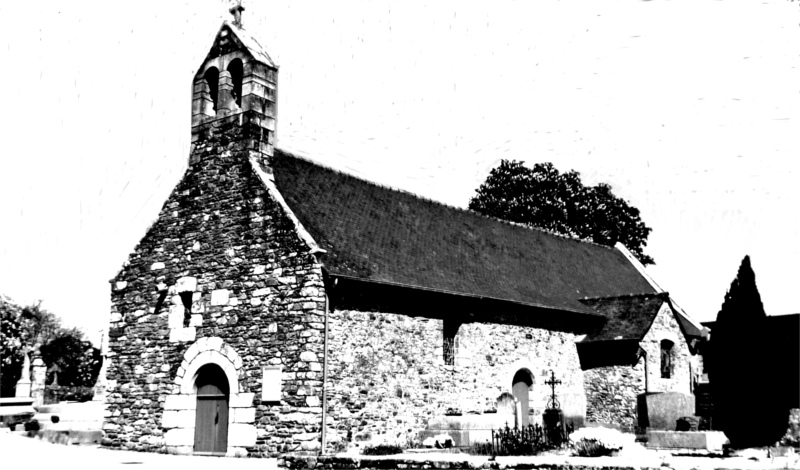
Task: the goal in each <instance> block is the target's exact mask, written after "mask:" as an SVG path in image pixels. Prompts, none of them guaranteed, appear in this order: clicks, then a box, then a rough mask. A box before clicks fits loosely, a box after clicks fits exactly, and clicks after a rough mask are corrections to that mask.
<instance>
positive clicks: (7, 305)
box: [0, 296, 23, 397]
mask: <svg viewBox="0 0 800 470" xmlns="http://www.w3.org/2000/svg"><path fill="white" fill-rule="evenodd" d="M20 311H21V309H20V308H19V307H18V306H17V305H16V304H14V303H13V302H11V301H10V300H8V299H6V298H4V297H3V296H0V397H9V396H14V387H15V386H16V384H17V380H19V377H20V373H21V372H22V362H23V352H22V338H21V332H20V328H19V315H20Z"/></svg>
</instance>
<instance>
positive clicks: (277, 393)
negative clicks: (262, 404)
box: [261, 366, 281, 402]
mask: <svg viewBox="0 0 800 470" xmlns="http://www.w3.org/2000/svg"><path fill="white" fill-rule="evenodd" d="M261 371H262V380H261V401H272V402H279V401H281V366H264V367H263V368H262V369H261Z"/></svg>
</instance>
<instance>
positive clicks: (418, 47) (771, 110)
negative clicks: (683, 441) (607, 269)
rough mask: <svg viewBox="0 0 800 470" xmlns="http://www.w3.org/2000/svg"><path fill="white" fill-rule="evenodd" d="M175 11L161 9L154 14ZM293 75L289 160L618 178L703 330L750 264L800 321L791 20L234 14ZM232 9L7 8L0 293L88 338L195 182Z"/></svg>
mask: <svg viewBox="0 0 800 470" xmlns="http://www.w3.org/2000/svg"><path fill="white" fill-rule="evenodd" d="M165 5H166V6H165ZM244 5H245V7H246V11H245V12H244V17H243V20H244V26H245V28H246V29H247V30H248V31H250V32H251V33H253V35H254V36H256V37H257V38H258V39H259V40H260V42H261V43H262V44H263V45H265V47H266V48H267V50H268V51H269V53H270V55H271V56H272V58H273V59H274V60H275V61H276V62H277V63H278V64H279V65H280V67H281V68H280V76H279V80H280V83H279V113H280V114H279V117H278V138H279V146H280V147H282V148H284V149H286V150H289V151H294V152H297V153H300V154H302V155H305V156H307V157H309V158H311V159H313V160H316V161H318V162H320V163H323V164H326V165H329V166H333V167H335V168H338V169H341V170H342V171H345V172H349V173H353V174H356V175H358V176H362V177H364V178H367V179H370V180H373V181H377V182H380V183H383V184H386V185H389V186H393V187H397V188H401V189H405V190H407V191H411V192H414V193H417V194H420V195H423V196H425V197H428V198H431V199H435V200H439V201H442V202H445V203H448V204H451V205H454V206H460V207H465V206H466V205H467V202H468V200H469V198H470V197H471V196H472V195H473V193H474V190H475V189H476V188H477V187H478V186H479V184H480V183H481V182H482V181H483V180H484V179H485V177H486V175H487V174H488V172H489V170H490V169H491V168H492V167H494V166H495V165H497V164H498V163H499V161H500V159H501V158H508V159H511V158H513V159H519V160H524V161H526V162H527V163H529V164H533V163H535V162H546V161H550V162H553V163H554V164H555V165H556V167H557V168H559V169H560V170H562V171H566V170H569V169H575V170H577V171H579V172H580V173H581V174H582V176H583V179H584V182H585V183H589V184H596V183H598V182H607V183H609V184H611V185H612V186H613V188H614V191H615V192H616V193H617V194H618V195H620V196H622V197H624V198H626V199H627V200H628V201H629V202H630V203H632V204H633V205H634V206H636V207H638V208H639V209H640V210H641V211H642V219H643V220H644V221H645V223H647V224H648V225H649V226H650V227H652V228H653V232H652V234H651V236H650V239H649V244H648V247H647V249H646V252H647V253H648V254H650V255H651V256H653V257H654V258H655V260H656V263H657V265H656V266H653V267H650V268H648V271H649V272H650V273H651V274H652V275H653V276H654V277H655V279H656V280H657V281H658V282H659V284H661V286H662V287H664V288H665V289H666V290H668V291H670V292H671V293H672V294H673V297H674V298H675V299H676V300H677V302H678V303H679V304H680V305H681V306H682V307H683V308H684V309H686V310H687V311H688V313H689V314H691V315H693V316H694V317H695V318H697V319H699V320H700V321H706V320H713V319H714V317H715V316H716V313H717V311H718V310H719V307H720V305H721V303H722V300H723V296H724V294H725V291H726V289H727V288H728V286H729V285H730V282H731V281H732V280H733V278H734V277H735V275H736V270H737V268H738V266H739V263H740V261H741V259H742V257H743V256H744V255H745V254H749V255H750V256H751V258H752V262H753V267H754V270H755V272H756V278H757V282H758V287H759V290H760V292H761V296H762V299H763V301H764V306H765V308H766V310H767V313H768V314H771V315H776V314H785V313H796V312H800V301H798V300H797V299H798V297H797V291H796V289H797V285H798V282H797V280H798V275H797V274H796V270H797V267H798V266H800V244H798V241H800V223H798V216H797V209H796V208H797V207H798V206H800V189H798V188H797V186H796V181H797V180H798V179H799V178H800V158H798V156H799V155H800V132H798V131H800V127H799V126H798V124H800V94H798V91H800V26H798V24H799V23H800V5H798V4H797V3H792V2H789V1H787V0H768V1H762V2H757V1H754V0H740V1H736V0H726V1H724V2H723V1H712V0H673V1H665V0H654V1H641V0H625V1H623V0H569V1H560V2H555V1H547V0H537V1H535V2H531V1H519V2H469V3H468V2H449V3H448V2H443V1H436V2H430V3H429V4H427V5H426V4H424V3H417V2H408V1H402V2H399V1H398V2H375V1H364V2H346V3H344V2H318V3H313V4H312V3H307V2H302V3H301V2H288V1H258V2H256V1H245V2H244ZM228 17H229V15H228V14H227V2H225V1H222V0H215V1H211V0H208V1H202V2H199V1H192V2H189V1H185V2H183V3H178V2H156V1H149V2H147V1H139V2H119V3H117V2H107V1H103V2H101V1H95V2H89V1H70V2H60V1H52V2H34V1H25V2H3V3H0V31H2V33H0V34H2V37H3V40H2V42H0V60H1V61H2V63H3V64H4V67H3V73H2V78H0V85H2V87H1V88H0V89H2V90H3V91H4V97H3V100H2V103H3V106H4V108H5V109H4V112H3V113H2V117H0V120H2V123H0V129H2V131H1V132H0V136H2V144H0V145H2V147H0V148H1V149H2V150H0V201H2V204H0V221H1V222H0V224H1V225H0V226H1V227H2V228H0V292H3V293H5V294H6V295H9V296H10V297H12V298H14V299H15V300H16V301H17V302H19V303H29V302H31V301H33V300H35V299H43V300H44V306H45V307H46V308H48V309H50V310H51V311H53V312H55V313H56V314H58V315H60V316H61V317H62V318H64V320H65V322H66V323H67V324H69V325H75V326H80V327H82V328H84V330H85V331H86V332H87V333H88V334H89V336H90V337H91V338H92V339H95V340H96V339H97V336H98V335H97V331H98V330H99V329H100V328H103V327H104V325H105V323H106V319H107V315H108V310H109V285H108V280H109V279H110V278H111V277H112V276H114V274H115V273H116V272H117V271H118V270H119V268H120V267H121V265H122V263H123V261H124V260H125V258H126V257H127V255H128V253H129V252H131V251H132V250H133V248H134V246H135V245H136V243H137V242H138V241H139V239H140V238H141V237H142V236H144V234H145V232H146V230H147V227H148V226H149V225H150V224H151V223H152V222H153V221H154V220H155V217H156V216H157V214H158V211H159V209H160V208H161V205H162V203H163V202H164V200H165V199H166V197H167V196H168V194H169V193H170V191H171V190H172V188H173V187H174V185H175V184H176V183H177V182H178V180H179V179H180V177H181V175H182V174H183V171H184V170H185V168H186V165H187V160H188V154H189V153H188V152H189V137H190V134H189V124H190V115H191V80H192V76H193V75H194V73H195V71H196V70H195V69H196V67H198V66H199V65H200V63H201V62H202V60H203V58H204V57H205V55H206V53H207V51H208V48H209V47H210V45H211V42H212V40H213V38H214V35H215V34H216V32H217V30H218V28H219V26H220V23H221V21H222V20H223V19H226V18H228Z"/></svg>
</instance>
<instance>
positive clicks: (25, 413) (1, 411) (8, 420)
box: [0, 397, 36, 427]
mask: <svg viewBox="0 0 800 470" xmlns="http://www.w3.org/2000/svg"><path fill="white" fill-rule="evenodd" d="M35 414H36V409H34V408H33V398H30V397H6V398H0V424H1V425H2V427H8V425H10V424H18V423H27V422H28V421H30V420H31V418H33V416H34V415H35Z"/></svg>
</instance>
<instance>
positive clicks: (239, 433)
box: [161, 337, 256, 457]
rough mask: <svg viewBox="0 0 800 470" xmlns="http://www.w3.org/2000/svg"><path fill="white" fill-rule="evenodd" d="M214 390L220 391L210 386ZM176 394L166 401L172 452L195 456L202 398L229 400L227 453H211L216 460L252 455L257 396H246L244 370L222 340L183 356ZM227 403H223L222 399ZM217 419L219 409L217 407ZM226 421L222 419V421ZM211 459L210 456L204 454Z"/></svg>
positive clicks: (165, 422) (194, 346)
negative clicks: (199, 404) (250, 448)
mask: <svg viewBox="0 0 800 470" xmlns="http://www.w3.org/2000/svg"><path fill="white" fill-rule="evenodd" d="M209 370H213V371H214V373H213V374H212V375H213V380H211V381H209V376H208V374H206V372H207V371H209ZM208 384H212V385H213V386H214V387H215V388H216V389H217V391H219V392H220V393H216V392H215V391H214V390H211V389H210V388H209V389H208V390H205V389H204V388H203V387H204V386H205V385H208ZM174 387H175V388H174V392H173V393H172V394H171V395H167V397H166V400H165V401H164V414H163V416H162V423H161V427H162V428H163V429H164V430H165V434H164V440H165V444H166V447H167V449H166V450H167V452H169V453H173V454H191V453H194V452H195V442H196V432H197V429H196V428H197V423H198V419H197V418H198V402H200V401H203V400H204V399H199V397H198V394H200V395H203V394H208V395H214V396H215V397H209V398H217V397H216V395H222V396H223V397H224V396H225V395H226V394H227V416H225V417H224V418H222V419H226V421H227V436H226V441H227V442H226V443H225V446H226V449H225V450H224V451H223V450H222V449H221V448H222V445H221V444H220V446H219V447H220V448H219V449H215V450H212V451H210V452H213V453H215V454H222V453H223V452H224V453H225V455H227V456H229V457H232V456H244V455H247V449H246V448H247V447H252V446H254V445H255V441H256V427H255V411H256V410H255V406H254V399H255V393H252V392H246V391H245V390H246V387H247V386H246V382H245V373H244V364H243V362H242V358H241V357H240V356H239V354H238V353H237V352H236V350H235V349H234V348H233V347H231V346H230V345H228V344H226V343H225V342H224V341H223V340H222V338H219V337H209V338H200V339H198V340H197V341H196V342H195V343H194V344H192V345H191V346H190V347H189V349H188V350H187V351H186V353H184V355H183V362H182V363H181V366H180V368H178V372H177V374H176V375H175V380H174ZM220 398H222V397H220ZM214 409H215V414H214V417H215V418H216V417H217V414H216V409H217V404H216V403H215V405H214ZM220 416H221V415H220ZM199 452H203V453H206V452H208V451H205V450H200V451H199Z"/></svg>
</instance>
